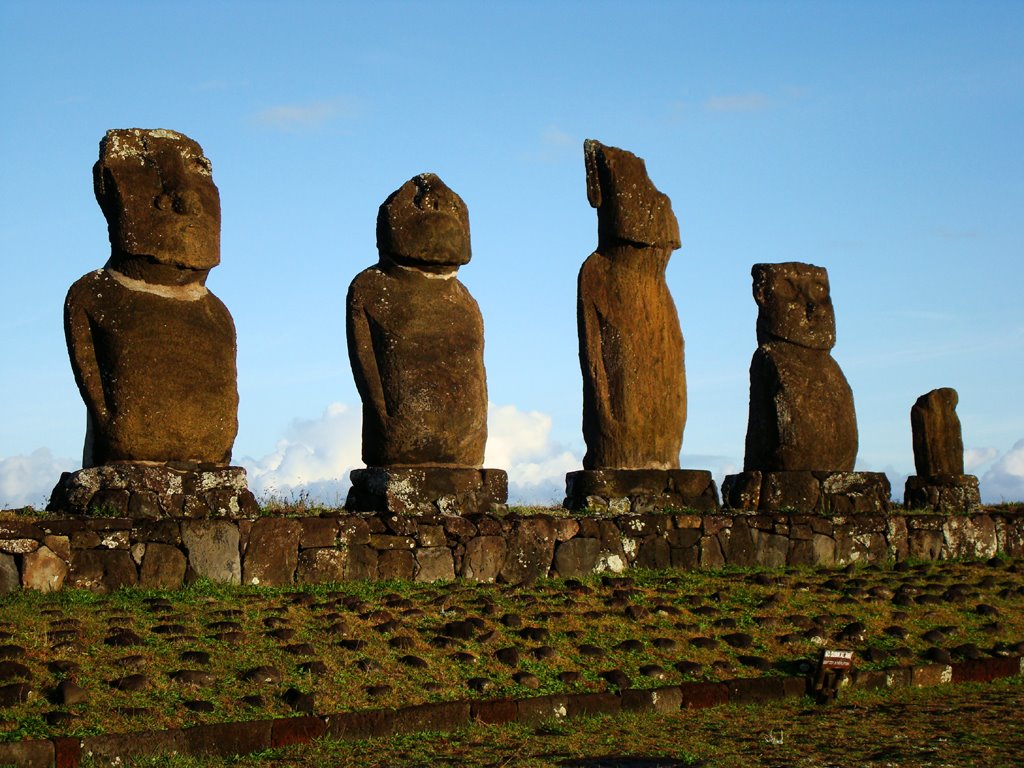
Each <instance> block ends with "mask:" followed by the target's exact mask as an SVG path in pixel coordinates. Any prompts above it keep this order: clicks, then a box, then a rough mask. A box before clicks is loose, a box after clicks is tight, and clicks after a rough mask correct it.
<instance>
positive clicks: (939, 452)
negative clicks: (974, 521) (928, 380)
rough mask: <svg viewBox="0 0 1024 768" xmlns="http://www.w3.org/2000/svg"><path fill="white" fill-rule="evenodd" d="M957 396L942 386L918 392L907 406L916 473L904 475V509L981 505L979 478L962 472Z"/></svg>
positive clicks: (966, 508)
mask: <svg viewBox="0 0 1024 768" xmlns="http://www.w3.org/2000/svg"><path fill="white" fill-rule="evenodd" d="M959 399H960V398H959V397H958V396H957V393H956V390H955V389H953V388H951V387H942V388H941V389H933V390H932V391H931V392H929V393H928V394H926V395H921V397H919V398H917V402H916V403H914V406H913V407H912V408H911V409H910V429H911V431H912V433H913V439H914V468H915V469H916V471H917V474H916V475H911V476H910V477H908V478H907V484H906V489H905V495H904V506H906V507H907V509H932V510H935V511H936V512H969V511H971V510H973V509H977V508H978V507H979V506H980V505H981V497H980V495H979V493H978V478H977V477H975V476H974V475H965V474H964V440H963V435H962V433H961V430H960V418H959V417H958V416H957V415H956V406H957V403H958V402H959Z"/></svg>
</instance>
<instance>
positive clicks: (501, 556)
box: [461, 536, 506, 583]
mask: <svg viewBox="0 0 1024 768" xmlns="http://www.w3.org/2000/svg"><path fill="white" fill-rule="evenodd" d="M505 551H506V545H505V539H504V538H502V537H501V536H477V537H475V538H472V539H470V540H469V541H468V542H467V543H466V554H465V555H464V556H463V558H462V574H461V575H462V577H463V578H465V579H469V580H470V581H482V582H487V583H490V582H493V581H494V580H495V579H497V578H498V574H499V573H501V569H502V567H503V566H504V565H505Z"/></svg>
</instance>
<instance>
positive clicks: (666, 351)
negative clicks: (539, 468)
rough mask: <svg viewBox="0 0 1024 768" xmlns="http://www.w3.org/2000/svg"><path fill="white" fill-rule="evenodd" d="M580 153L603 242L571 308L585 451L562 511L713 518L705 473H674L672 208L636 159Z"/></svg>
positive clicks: (679, 431)
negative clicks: (695, 513)
mask: <svg viewBox="0 0 1024 768" xmlns="http://www.w3.org/2000/svg"><path fill="white" fill-rule="evenodd" d="M583 154H584V159H585V163H586V171H587V197H588V199H589V201H590V205H591V206H592V207H594V208H596V209H597V231H598V243H597V250H596V251H595V252H594V253H592V254H591V255H590V257H589V258H587V260H586V261H585V262H584V263H583V266H582V268H581V269H580V274H579V283H578V294H577V304H576V312H577V324H578V329H579V345H580V367H581V369H582V373H583V438H584V440H585V442H586V444H587V452H586V455H585V456H584V457H583V467H584V470H583V472H571V473H569V474H568V475H567V477H566V501H565V505H566V506H567V507H569V508H572V509H581V508H595V507H597V508H604V507H607V506H610V507H613V508H616V509H625V508H628V509H633V510H634V511H646V510H648V509H652V508H662V507H676V508H683V507H694V506H696V507H700V508H706V509H713V508H717V506H718V495H717V490H716V489H715V487H714V482H713V481H712V480H711V475H710V473H708V472H695V471H692V470H680V469H679V450H680V448H681V446H682V442H683V429H684V427H685V426H686V372H685V368H684V364H683V334H682V332H681V331H680V328H679V316H678V315H677V313H676V307H675V304H674V303H673V301H672V295H671V294H670V293H669V290H668V285H667V283H666V282H665V268H666V267H667V266H668V260H669V258H670V257H671V255H672V251H674V250H676V249H677V248H679V223H678V222H677V221H676V217H675V214H674V213H673V212H672V203H671V201H670V200H669V199H668V197H667V196H666V195H665V194H664V193H662V192H660V191H659V190H658V189H657V187H655V186H654V184H653V183H652V182H651V180H650V178H649V177H648V175H647V168H646V166H645V164H644V161H643V160H642V159H641V158H639V157H637V156H636V155H634V154H632V153H631V152H627V151H625V150H623V149H618V148H616V147H609V146H605V145H604V144H601V143H600V142H597V141H594V140H592V139H588V140H587V141H586V142H585V143H584V145H583Z"/></svg>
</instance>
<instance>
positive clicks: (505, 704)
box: [470, 699, 519, 725]
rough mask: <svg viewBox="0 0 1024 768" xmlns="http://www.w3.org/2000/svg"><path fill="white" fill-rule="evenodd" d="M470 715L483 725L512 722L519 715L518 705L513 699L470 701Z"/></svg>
mask: <svg viewBox="0 0 1024 768" xmlns="http://www.w3.org/2000/svg"><path fill="white" fill-rule="evenodd" d="M470 717H472V719H473V721H474V722H477V723H482V724H484V725H504V724H505V723H514V722H515V721H516V719H517V718H518V717H519V707H518V703H517V702H516V701H515V699H490V700H488V701H473V702H470Z"/></svg>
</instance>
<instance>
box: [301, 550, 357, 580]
mask: <svg viewBox="0 0 1024 768" xmlns="http://www.w3.org/2000/svg"><path fill="white" fill-rule="evenodd" d="M347 555H348V550H347V549H334V548H326V547H312V548H310V549H303V550H302V551H300V552H299V561H298V565H297V569H296V571H295V580H296V581H297V582H299V583H300V584H325V583H329V582H336V581H344V580H345V564H346V560H347V559H348V557H347Z"/></svg>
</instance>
